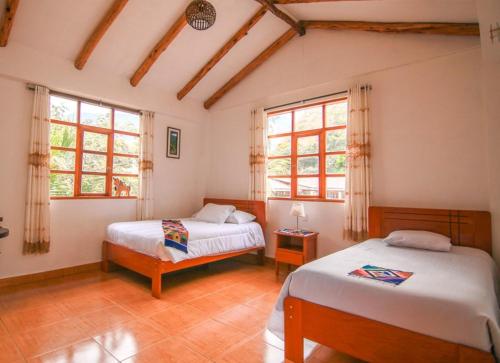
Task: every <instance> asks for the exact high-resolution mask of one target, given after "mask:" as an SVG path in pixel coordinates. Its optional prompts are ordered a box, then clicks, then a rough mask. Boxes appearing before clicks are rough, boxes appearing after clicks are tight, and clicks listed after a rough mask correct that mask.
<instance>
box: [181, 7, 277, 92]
mask: <svg viewBox="0 0 500 363" xmlns="http://www.w3.org/2000/svg"><path fill="white" fill-rule="evenodd" d="M266 12H267V7H265V6H263V7H261V8H260V9H259V10H258V11H257V12H256V13H255V14H254V16H252V17H251V18H250V20H248V21H247V22H246V23H245V24H243V26H242V27H241V28H240V29H239V30H238V31H237V32H236V33H235V34H234V35H233V36H232V37H231V39H229V40H228V41H227V43H226V44H224V46H223V47H222V48H220V49H219V51H218V52H217V53H215V54H214V56H213V57H212V58H211V59H210V60H209V61H208V62H207V63H206V64H205V65H204V66H203V68H202V69H200V70H199V71H198V73H196V75H195V76H194V77H193V78H192V79H191V80H190V81H189V82H188V83H187V84H186V85H185V86H184V88H182V89H181V90H180V91H179V93H177V98H178V99H179V100H182V99H183V98H184V96H186V95H187V94H188V93H189V91H191V90H192V89H193V88H194V86H196V85H197V84H198V82H199V81H201V79H202V78H203V77H205V75H206V74H207V73H208V72H210V70H211V69H212V68H213V67H215V65H216V64H217V63H218V62H219V61H220V60H221V59H222V58H223V57H224V56H225V55H226V54H227V53H228V52H229V51H230V50H231V48H233V47H234V46H235V45H236V43H238V42H239V41H240V40H241V39H242V38H243V37H244V36H245V35H247V34H248V31H249V30H250V29H251V28H252V27H253V26H254V25H255V24H257V22H258V21H259V20H260V19H262V17H263V16H264V15H265V14H266Z"/></svg>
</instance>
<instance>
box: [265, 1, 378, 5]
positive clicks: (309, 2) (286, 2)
mask: <svg viewBox="0 0 500 363" xmlns="http://www.w3.org/2000/svg"><path fill="white" fill-rule="evenodd" d="M339 1H369V0H274V1H273V2H274V3H275V4H280V5H286V4H311V3H333V2H339Z"/></svg>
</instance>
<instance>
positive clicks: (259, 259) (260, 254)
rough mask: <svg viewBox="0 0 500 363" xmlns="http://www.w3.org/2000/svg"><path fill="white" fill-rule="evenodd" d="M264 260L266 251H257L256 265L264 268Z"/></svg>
mask: <svg viewBox="0 0 500 363" xmlns="http://www.w3.org/2000/svg"><path fill="white" fill-rule="evenodd" d="M265 259H266V250H265V249H264V248H262V249H260V250H258V251H257V263H258V264H259V265H261V266H264V263H265Z"/></svg>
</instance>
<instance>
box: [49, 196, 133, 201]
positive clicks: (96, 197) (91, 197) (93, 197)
mask: <svg viewBox="0 0 500 363" xmlns="http://www.w3.org/2000/svg"><path fill="white" fill-rule="evenodd" d="M72 199H114V200H121V199H137V197H108V196H104V195H85V196H78V197H50V200H72Z"/></svg>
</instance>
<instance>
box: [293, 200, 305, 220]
mask: <svg viewBox="0 0 500 363" xmlns="http://www.w3.org/2000/svg"><path fill="white" fill-rule="evenodd" d="M290 215H291V216H294V217H305V216H306V211H305V210H304V203H300V202H295V203H293V204H292V208H291V209H290Z"/></svg>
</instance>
